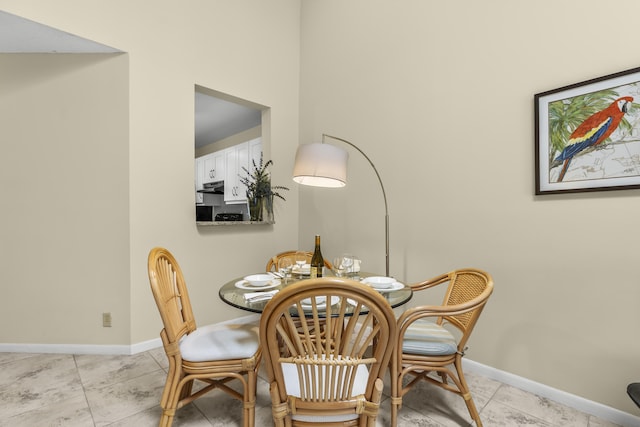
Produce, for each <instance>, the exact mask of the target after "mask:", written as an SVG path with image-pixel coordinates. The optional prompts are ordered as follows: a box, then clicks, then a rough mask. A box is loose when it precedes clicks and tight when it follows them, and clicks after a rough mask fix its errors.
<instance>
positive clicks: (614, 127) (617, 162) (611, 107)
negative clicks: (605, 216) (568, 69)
mask: <svg viewBox="0 0 640 427" xmlns="http://www.w3.org/2000/svg"><path fill="white" fill-rule="evenodd" d="M637 101H640V67H638V68H633V69H630V70H626V71H621V72H618V73H614V74H609V75H606V76H603V77H598V78H595V79H591V80H587V81H583V82H580V83H575V84H571V85H568V86H564V87H561V88H558V89H553V90H549V91H546V92H541V93H538V94H535V95H534V108H535V194H536V195H543V194H558V193H577V192H585V191H606V190H624V189H638V188H640V104H637V103H636V102H637ZM623 110H624V111H623ZM563 169H564V171H563Z"/></svg>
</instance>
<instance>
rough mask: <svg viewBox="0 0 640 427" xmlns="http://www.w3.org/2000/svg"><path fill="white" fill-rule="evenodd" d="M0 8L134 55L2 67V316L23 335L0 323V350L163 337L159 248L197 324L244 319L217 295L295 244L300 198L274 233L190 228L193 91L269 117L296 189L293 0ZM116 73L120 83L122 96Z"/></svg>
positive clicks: (8, 4)
mask: <svg viewBox="0 0 640 427" xmlns="http://www.w3.org/2000/svg"><path fill="white" fill-rule="evenodd" d="M147 6H149V7H147ZM0 9H2V10H5V11H7V12H9V13H13V14H16V15H19V16H22V17H25V18H28V19H31V20H33V21H36V22H40V23H43V24H46V25H49V26H52V27H54V28H57V29H60V30H63V31H66V32H69V33H72V34H75V35H78V36H81V37H84V38H87V39H90V40H95V41H98V42H100V43H103V44H106V45H109V46H113V47H115V48H118V49H121V50H123V51H125V52H127V54H126V55H120V56H116V57H113V56H109V57H99V58H104V59H83V58H84V57H83V56H78V57H77V59H75V61H74V63H73V64H72V65H71V66H67V65H64V64H63V65H59V66H58V67H57V68H54V69H53V70H50V69H49V67H48V66H47V64H46V63H44V62H43V61H46V60H47V58H45V59H41V58H37V61H40V62H38V63H36V64H35V65H30V64H26V63H25V59H24V57H23V56H22V55H3V56H2V58H1V59H0V60H1V61H2V64H1V65H2V67H0V69H2V79H0V80H2V82H0V88H2V91H1V92H0V96H1V97H2V99H1V102H0V106H1V107H0V108H2V114H1V115H0V117H2V123H3V126H2V127H3V131H2V133H3V138H2V145H1V147H2V156H0V158H2V164H3V165H4V164H6V163H10V166H9V167H8V168H2V172H1V173H2V178H3V183H4V184H3V206H5V205H6V206H11V207H12V208H11V209H8V210H5V212H3V221H2V222H3V225H2V227H3V228H2V246H1V247H2V259H3V271H4V272H5V275H6V272H7V271H9V272H10V277H9V280H7V277H5V279H4V280H3V281H2V287H3V288H2V289H3V294H4V295H5V297H4V298H1V299H0V321H2V323H3V324H4V325H16V326H19V327H15V328H13V327H4V328H2V329H1V331H0V343H35V344H40V343H44V344H46V343H59V344H96V343H98V344H120V345H129V344H136V343H141V342H144V341H146V340H151V339H156V338H157V337H158V336H159V332H160V329H161V323H160V317H159V315H158V312H157V309H156V307H155V304H154V302H153V298H152V296H151V292H150V289H149V282H148V278H147V270H146V262H147V254H148V252H149V250H150V249H151V248H152V247H153V246H156V245H162V246H165V247H167V248H169V249H170V250H171V251H173V252H174V254H175V255H176V257H177V258H178V260H180V262H181V265H182V268H183V270H184V271H185V274H186V276H187V283H188V285H189V290H190V294H191V297H192V299H193V305H194V311H195V314H196V318H197V319H198V322H199V323H200V324H206V323H209V322H213V321H218V320H223V319H226V318H229V317H231V316H235V315H239V314H241V313H240V312H239V311H238V310H237V309H233V308H232V307H230V306H227V305H226V304H224V303H223V302H221V301H220V299H219V298H218V293H217V292H218V288H219V286H220V285H221V284H222V283H224V282H226V281H228V280H230V279H232V278H234V277H238V276H240V275H242V274H246V273H247V271H261V270H262V269H264V265H265V263H266V260H267V259H268V258H269V257H270V256H271V254H272V253H273V252H277V251H279V250H285V249H289V248H291V247H295V244H296V241H297V233H298V231H297V228H298V227H297V218H298V213H297V210H298V208H297V206H298V200H297V192H296V191H290V192H289V194H288V195H287V202H284V203H280V204H279V205H277V206H276V221H277V223H276V224H275V225H274V226H266V227H265V226H259V227H224V229H221V228H219V227H206V228H200V229H199V228H197V227H196V225H195V221H194V218H195V207H194V200H193V177H194V169H193V168H194V141H193V135H194V130H193V123H194V108H193V105H194V85H196V84H198V85H202V86H205V87H208V88H211V89H214V90H218V91H220V92H223V93H228V94H230V95H233V96H236V97H238V98H242V99H246V100H249V101H252V102H255V103H257V104H260V105H265V106H268V107H270V108H271V113H269V116H270V123H269V124H267V125H266V128H265V129H263V131H264V132H268V135H269V139H270V140H271V141H273V142H272V144H271V158H272V159H273V160H274V167H273V168H272V174H273V179H274V182H277V183H286V184H288V183H289V182H290V179H291V178H290V174H291V168H292V166H293V164H292V162H293V152H294V151H295V146H296V145H297V144H298V125H297V123H298V86H299V82H298V79H299V63H300V58H299V40H300V37H299V18H300V16H299V13H300V9H299V2H298V1H295V0H275V1H269V2H263V1H259V0H249V1H240V2H228V1H193V2H189V3H188V4H186V3H184V4H183V3H175V2H169V1H157V2H153V7H150V5H149V3H148V2H144V3H136V4H133V3H131V2H129V1H123V0H120V1H112V2H104V3H95V2H90V3H87V2H82V1H75V0H62V1H60V2H56V4H55V5H54V4H51V3H49V2H47V1H42V0H35V1H27V2H23V1H13V0H0ZM41 56H42V55H41ZM43 56H45V57H46V55H43ZM56 58H58V56H57V55H51V58H49V59H48V60H49V61H56V60H57V59H56ZM94 63H95V64H94ZM122 64H124V70H125V72H126V74H128V75H127V78H128V87H127V80H126V79H123V78H122V73H123V71H122V68H120V67H119V66H121V65H122ZM5 65H11V67H13V69H12V70H11V75H10V76H11V77H12V80H9V81H5V74H6V73H5ZM94 68H98V70H96V71H95V73H97V74H98V75H99V78H100V79H102V80H100V83H101V85H102V86H104V87H102V88H95V90H94V92H92V93H91V94H85V95H83V96H82V94H81V92H87V91H88V90H89V89H92V87H91V85H92V84H95V83H91V82H92V78H93V77H92V76H91V75H90V74H91V73H94V70H93V69H94ZM49 71H51V72H49ZM114 73H115V75H112V74H114ZM32 74H35V76H34V78H32V79H27V77H29V76H30V75H32ZM51 74H52V75H51ZM88 74H89V75H88ZM21 75H22V76H23V79H22V80H23V81H19V83H20V84H17V85H14V83H15V82H16V81H17V80H18V79H19V78H20V76H21ZM85 76H86V77H85ZM112 79H117V80H114V81H113V83H116V82H117V83H120V85H117V89H116V91H117V93H116V94H114V95H110V94H109V91H110V90H113V88H111V87H110V85H111V84H112ZM59 80H64V82H62V83H60V82H58V81H59ZM85 80H88V81H89V83H88V84H85ZM76 82H77V83H78V85H76ZM45 83H46V85H45ZM80 83H82V85H80ZM42 86H45V87H46V89H47V91H46V92H40V93H39V95H37V94H33V95H31V94H30V95H31V99H28V100H25V101H24V102H23V103H21V104H20V105H18V106H17V107H19V108H16V107H13V106H12V105H10V104H9V105H7V104H6V103H5V100H13V98H14V97H17V96H18V95H19V93H16V92H18V91H20V92H30V93H32V92H37V91H38V90H40V88H41V87H42ZM98 89H100V90H98ZM76 92H77V93H76ZM70 94H73V95H74V97H69V98H67V97H68V96H70ZM75 96H77V97H81V99H82V104H79V103H77V102H76V101H75ZM112 98H113V100H112ZM127 98H128V99H127ZM105 100H106V101H107V104H105V105H102V103H104V102H105ZM30 106H35V107H37V108H31V107H30ZM53 115H59V116H63V118H64V121H62V119H59V120H57V121H56V120H54V118H53V117H54V116H53ZM96 116H97V117H96ZM5 122H7V123H10V124H11V125H10V126H9V128H8V130H7V129H6V128H5V126H4V124H5ZM127 122H128V125H127V126H126V127H124V128H123V124H126V123H127ZM97 126H100V127H99V129H96V127H97ZM36 128H37V129H36ZM25 129H28V133H27V134H26V135H24V134H23V132H24V130H25ZM51 129H53V131H52V130H51ZM69 139H73V140H72V141H69ZM81 143H82V144H84V145H81ZM56 147H62V148H63V149H64V151H62V150H60V149H58V150H57V149H56ZM114 150H115V152H114V153H111V151H114ZM13 153H15V154H16V155H15V156H14V155H13ZM105 153H106V154H105ZM26 154H30V156H27V155H26ZM9 156H12V157H11V160H9ZM41 156H44V157H41ZM43 165H45V166H44V167H43ZM82 165H86V167H85V166H82ZM33 166H36V167H35V168H34V167H33ZM94 170H96V171H98V172H99V173H100V175H99V176H98V177H94V176H92V174H91V172H92V171H94ZM38 174H41V176H38ZM25 176H26V178H25ZM32 176H33V177H32ZM63 178H64V181H63ZM25 179H26V181H25V183H24V184H23V183H22V182H21V180H25ZM27 184H29V185H27ZM36 184H37V187H36ZM52 184H54V185H52ZM9 186H11V188H10V189H8V190H7V191H5V190H4V188H8V187H9ZM14 186H15V188H13V187H14ZM109 186H112V187H109ZM104 187H109V189H111V188H113V189H114V190H117V191H114V193H108V192H107V191H106V190H107V189H106V188H104ZM94 188H97V189H98V191H99V193H98V194H96V193H95V192H94V191H93V189H94ZM36 190H37V191H36ZM96 196H99V197H100V198H97V197H96ZM27 202H32V203H31V204H29V206H30V207H29V208H28V209H27V206H26V205H27ZM77 210H79V211H77ZM71 214H73V215H71ZM58 242H59V244H58ZM6 255H8V256H6ZM4 262H8V264H7V265H5V264H4ZM7 296H8V297H7ZM105 311H111V312H112V313H113V327H112V328H111V329H105V328H102V316H101V315H102V312H105Z"/></svg>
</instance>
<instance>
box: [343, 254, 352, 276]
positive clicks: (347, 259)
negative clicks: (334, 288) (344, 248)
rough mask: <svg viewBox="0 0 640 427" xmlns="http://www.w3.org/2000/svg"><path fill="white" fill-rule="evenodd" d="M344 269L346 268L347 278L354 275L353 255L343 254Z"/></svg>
mask: <svg viewBox="0 0 640 427" xmlns="http://www.w3.org/2000/svg"><path fill="white" fill-rule="evenodd" d="M341 259H342V268H344V272H345V274H346V275H347V276H349V275H351V274H352V273H353V255H351V254H343V255H342V257H341Z"/></svg>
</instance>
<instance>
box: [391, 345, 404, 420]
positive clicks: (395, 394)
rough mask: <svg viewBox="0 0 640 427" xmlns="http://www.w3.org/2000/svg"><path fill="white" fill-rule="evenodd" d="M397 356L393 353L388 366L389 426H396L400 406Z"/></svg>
mask: <svg viewBox="0 0 640 427" xmlns="http://www.w3.org/2000/svg"><path fill="white" fill-rule="evenodd" d="M398 368H399V366H398V354H397V353H395V352H394V354H393V356H392V357H391V365H390V366H389V376H390V379H391V381H390V382H391V399H390V400H391V426H390V427H396V426H397V425H398V411H399V410H400V407H401V405H402V396H401V394H400V393H402V384H401V382H400V380H399V379H398V375H399V372H398V371H399V369H398Z"/></svg>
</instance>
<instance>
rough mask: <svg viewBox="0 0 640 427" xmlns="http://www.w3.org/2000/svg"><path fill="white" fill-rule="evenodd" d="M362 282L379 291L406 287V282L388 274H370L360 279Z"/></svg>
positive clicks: (390, 290)
mask: <svg viewBox="0 0 640 427" xmlns="http://www.w3.org/2000/svg"><path fill="white" fill-rule="evenodd" d="M360 283H364V284H365V285H369V286H371V287H372V288H373V289H375V290H376V291H378V292H383V293H384V292H393V291H397V290H399V289H402V288H404V284H402V283H400V282H398V281H397V280H396V279H394V278H393V277H386V276H370V277H365V278H364V279H362V280H361V281H360Z"/></svg>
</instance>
